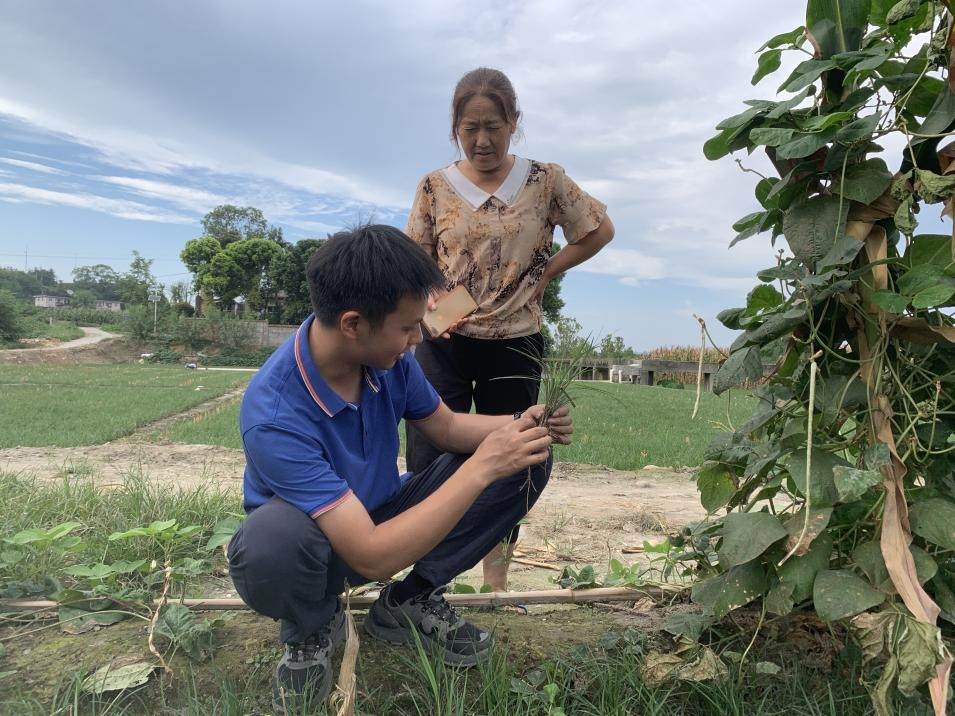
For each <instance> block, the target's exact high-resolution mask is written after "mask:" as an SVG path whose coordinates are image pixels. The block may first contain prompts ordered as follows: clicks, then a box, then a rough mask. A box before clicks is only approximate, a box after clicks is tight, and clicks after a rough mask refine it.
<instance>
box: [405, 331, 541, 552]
mask: <svg viewBox="0 0 955 716" xmlns="http://www.w3.org/2000/svg"><path fill="white" fill-rule="evenodd" d="M543 354H544V337H543V336H542V335H541V334H540V333H534V334H532V335H530V336H523V337H521V338H505V339H495V340H487V339H481V338H469V337H467V336H462V335H458V334H456V333H453V334H451V339H450V340H447V339H440V338H439V339H437V340H426V341H424V342H423V343H421V344H419V345H418V347H417V348H416V349H415V358H417V360H418V363H419V364H420V365H421V369H422V370H423V371H424V374H425V377H426V378H427V379H428V380H429V381H430V382H431V385H433V386H434V389H435V390H437V391H438V395H440V396H441V399H442V400H443V401H444V402H445V404H446V405H447V406H448V407H449V408H450V409H451V410H453V411H454V412H456V413H470V412H471V405H472V403H473V405H474V408H475V411H476V412H477V413H480V414H481V415H513V414H514V413H516V412H517V411H519V410H526V409H527V408H529V407H531V406H532V405H534V404H535V403H537V394H538V392H539V388H540V364H539V363H538V362H537V361H536V360H534V359H533V358H532V357H531V356H542V355H543ZM515 376H517V377H515ZM405 436H406V441H405V444H406V446H407V450H406V459H407V462H408V470H409V471H411V472H418V471H420V470H424V469H425V468H426V467H427V466H428V465H430V464H431V462H433V461H434V460H435V458H437V457H438V455H440V454H441V451H440V450H438V448H436V447H435V446H434V445H432V444H431V443H430V442H428V440H427V439H426V438H425V437H424V435H422V434H421V433H420V432H419V431H418V430H416V429H415V428H414V426H412V425H411V424H410V423H407V422H406V423H405ZM519 531H520V527H519V526H517V525H515V526H514V529H513V530H512V531H511V532H510V533H509V534H508V535H507V539H506V541H507V542H508V543H510V544H513V543H515V542H517V537H518V534H519Z"/></svg>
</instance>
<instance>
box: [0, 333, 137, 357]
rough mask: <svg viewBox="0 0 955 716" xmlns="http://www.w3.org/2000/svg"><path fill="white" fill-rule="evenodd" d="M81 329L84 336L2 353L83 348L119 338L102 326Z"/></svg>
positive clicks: (10, 349)
mask: <svg viewBox="0 0 955 716" xmlns="http://www.w3.org/2000/svg"><path fill="white" fill-rule="evenodd" d="M80 330H81V331H83V337H82V338H77V339H76V340H72V341H65V342H63V343H57V344H56V345H52V346H42V347H40V348H7V349H5V350H3V351H0V353H18V354H23V353H39V352H42V351H66V350H70V349H72V348H82V347H83V346H91V345H93V344H94V343H99V342H100V341H105V340H108V339H110V338H119V336H118V335H117V334H115V333H107V332H106V331H104V330H103V329H102V328H93V327H88V326H80Z"/></svg>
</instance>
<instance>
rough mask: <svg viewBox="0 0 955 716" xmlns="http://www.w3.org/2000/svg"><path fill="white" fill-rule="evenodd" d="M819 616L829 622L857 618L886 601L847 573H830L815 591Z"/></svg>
mask: <svg viewBox="0 0 955 716" xmlns="http://www.w3.org/2000/svg"><path fill="white" fill-rule="evenodd" d="M812 601H813V604H814V605H815V607H816V613H817V614H818V615H819V616H820V617H822V618H823V619H825V620H826V621H829V622H831V621H836V620H838V619H846V618H848V617H854V616H855V615H856V614H859V613H860V612H864V611H865V610H866V609H871V608H872V607H875V606H878V605H879V604H881V603H882V602H884V601H885V594H884V593H882V592H880V591H879V590H878V589H875V588H874V587H872V586H871V585H870V584H869V583H868V582H866V581H865V580H864V579H862V578H861V577H858V576H856V575H855V574H853V573H852V572H850V571H849V570H847V569H827V570H825V571H823V572H820V573H819V574H817V575H816V581H815V583H814V584H813V588H812Z"/></svg>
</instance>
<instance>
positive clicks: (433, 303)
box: [428, 291, 469, 340]
mask: <svg viewBox="0 0 955 716" xmlns="http://www.w3.org/2000/svg"><path fill="white" fill-rule="evenodd" d="M446 293H447V291H442V292H441V293H433V292H432V293H429V294H428V310H429V311H437V310H438V299H439V298H441V296H444V295H445V294H446ZM468 319H469V316H465V317H464V318H461V319H459V320H457V321H455V322H454V323H452V324H451V325H450V326H448V330H446V331H445V332H444V333H442V334H441V335H440V336H432V338H443V339H444V340H451V334H452V333H454V332H455V331H456V330H458V329H459V328H460V327H461V326H463V325H464V324H465V323H467V322H468Z"/></svg>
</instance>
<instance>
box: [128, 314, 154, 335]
mask: <svg viewBox="0 0 955 716" xmlns="http://www.w3.org/2000/svg"><path fill="white" fill-rule="evenodd" d="M126 326H127V328H128V330H129V332H130V333H131V334H132V336H133V338H136V339H138V340H141V341H145V340H148V339H149V338H152V337H153V312H152V311H151V310H150V309H149V308H147V307H146V306H133V307H132V308H130V309H129V310H128V311H127V312H126Z"/></svg>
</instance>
